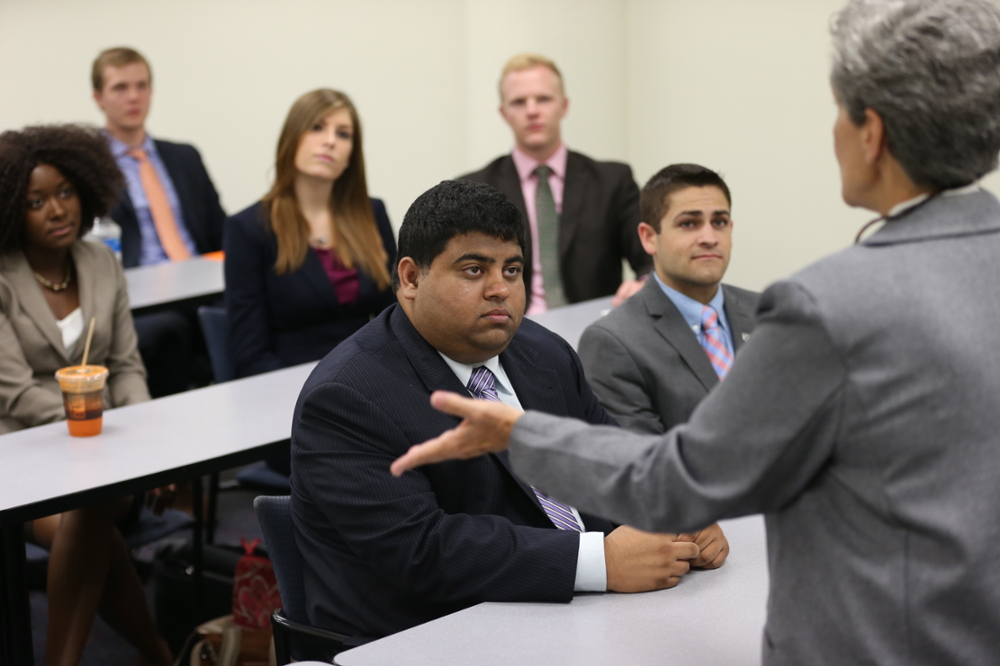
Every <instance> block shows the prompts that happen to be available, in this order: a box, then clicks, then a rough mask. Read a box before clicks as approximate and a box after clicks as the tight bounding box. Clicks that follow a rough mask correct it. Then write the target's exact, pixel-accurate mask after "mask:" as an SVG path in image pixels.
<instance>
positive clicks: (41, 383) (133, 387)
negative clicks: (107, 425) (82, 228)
mask: <svg viewBox="0 0 1000 666" xmlns="http://www.w3.org/2000/svg"><path fill="white" fill-rule="evenodd" d="M70 251H71V253H72V256H73V264H74V266H75V268H76V271H75V275H76V277H75V279H76V281H77V285H78V287H79V296H80V309H81V310H82V311H83V320H84V322H89V321H90V319H91V317H93V318H94V320H95V324H94V337H93V339H92V340H91V343H90V357H89V358H88V359H87V362H88V363H93V364H96V365H103V366H105V367H107V369H108V372H109V375H108V381H107V384H105V390H104V406H105V407H106V408H111V407H121V406H122V405H131V404H133V403H136V402H142V401H144V400H149V390H148V389H147V388H146V370H145V368H144V367H143V365H142V359H141V358H139V350H138V348H137V346H136V336H135V327H134V326H133V325H132V312H131V311H130V310H129V306H128V287H127V285H126V284H125V275H124V273H122V267H121V265H120V264H119V263H118V260H117V259H116V258H115V256H114V254H112V253H111V250H109V249H108V248H107V247H105V246H104V245H103V244H97V243H89V242H86V241H82V240H78V241H76V243H74V244H73V247H72V249H71V250H70ZM87 326H88V324H84V334H83V336H81V337H82V338H86V328H87ZM84 346H85V345H84V343H83V339H81V340H80V341H79V342H77V344H75V345H74V346H73V348H72V349H70V350H67V349H66V347H65V346H64V345H63V339H62V333H61V332H60V331H59V326H58V324H57V323H56V318H55V315H53V314H52V309H51V308H49V304H48V303H47V302H46V300H45V295H44V294H43V293H42V288H41V286H40V285H39V284H38V282H36V281H35V277H34V276H33V275H32V273H31V266H29V265H28V260H27V259H25V257H24V254H23V253H21V252H12V253H10V254H6V255H3V256H0V377H3V381H2V382H0V433H4V432H10V431H12V430H20V429H21V428H29V427H32V426H36V425H40V424H42V423H51V422H53V421H61V420H62V419H64V418H65V411H64V410H63V400H62V393H61V392H60V390H59V384H58V383H57V382H56V379H55V371H56V370H58V369H59V368H64V367H66V366H67V365H74V364H79V363H80V362H81V361H82V360H83V358H82V357H83V348H84Z"/></svg>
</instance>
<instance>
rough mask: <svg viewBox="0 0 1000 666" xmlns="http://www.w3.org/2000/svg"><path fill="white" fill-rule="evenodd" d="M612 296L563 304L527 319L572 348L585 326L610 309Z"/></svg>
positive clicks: (574, 347) (574, 346)
mask: <svg viewBox="0 0 1000 666" xmlns="http://www.w3.org/2000/svg"><path fill="white" fill-rule="evenodd" d="M612 298H613V297H612V296H605V297H603V298H595V299H594V300H592V301H583V302H582V303H574V304H573V305H564V306H563V307H561V308H556V309H555V310H549V311H548V312H544V313H542V314H539V315H531V316H530V317H528V319H531V320H533V321H536V322H538V323H539V324H541V325H542V326H544V327H545V328H547V329H549V330H550V331H552V332H553V333H556V334H557V335H559V336H560V337H561V338H562V339H563V340H565V341H566V342H568V343H569V344H570V346H571V347H573V349H576V347H577V345H578V344H579V343H580V336H581V335H583V331H584V329H585V328H587V327H588V326H590V325H591V324H593V323H594V322H595V321H597V320H598V319H600V318H601V317H602V316H603V313H605V312H606V311H608V310H610V309H611V299H612Z"/></svg>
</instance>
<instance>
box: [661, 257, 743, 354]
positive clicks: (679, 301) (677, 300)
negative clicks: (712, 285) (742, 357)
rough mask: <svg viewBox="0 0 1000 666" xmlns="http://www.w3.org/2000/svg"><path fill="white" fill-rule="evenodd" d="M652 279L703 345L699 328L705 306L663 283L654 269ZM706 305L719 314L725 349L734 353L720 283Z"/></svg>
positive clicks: (731, 331)
mask: <svg viewBox="0 0 1000 666" xmlns="http://www.w3.org/2000/svg"><path fill="white" fill-rule="evenodd" d="M653 279H655V280H656V284H658V285H660V289H662V290H663V293H664V294H666V295H667V298H669V299H670V300H671V301H673V303H674V305H676V306H677V309H678V310H680V311H681V316H682V317H684V321H685V322H687V325H688V326H689V327H691V331H692V332H694V334H695V337H697V338H698V343H699V344H701V345H702V346H704V344H705V334H704V333H702V330H701V311H702V308H704V307H705V306H704V305H702V304H701V303H699V302H698V301H696V300H694V299H693V298H691V297H690V296H685V295H684V294H682V293H681V292H679V291H677V290H676V289H674V288H672V287H668V286H667V285H665V284H664V283H663V280H661V279H660V276H659V275H657V274H656V271H653ZM708 305H709V306H711V307H712V308H714V309H715V312H716V313H717V314H718V315H719V327H720V328H721V329H722V332H723V333H724V335H723V336H722V342H723V343H724V344H725V345H726V349H727V350H728V351H729V353H730V355H732V354H734V353H735V351H734V350H735V348H734V347H733V329H731V328H729V318H728V317H726V307H725V305H726V304H725V302H724V300H723V295H722V285H721V284H720V285H719V288H718V289H717V290H716V291H715V296H714V297H713V298H712V300H711V301H709V302H708Z"/></svg>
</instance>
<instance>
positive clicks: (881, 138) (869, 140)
mask: <svg viewBox="0 0 1000 666" xmlns="http://www.w3.org/2000/svg"><path fill="white" fill-rule="evenodd" d="M888 143H889V140H888V136H887V135H886V133H885V123H884V122H882V116H881V115H880V114H879V112H878V111H876V110H875V109H865V122H864V124H863V125H862V131H861V150H862V151H863V152H864V156H865V162H867V163H868V164H875V162H877V161H878V159H879V158H880V157H881V156H882V155H883V154H884V153H885V151H886V148H887V146H888Z"/></svg>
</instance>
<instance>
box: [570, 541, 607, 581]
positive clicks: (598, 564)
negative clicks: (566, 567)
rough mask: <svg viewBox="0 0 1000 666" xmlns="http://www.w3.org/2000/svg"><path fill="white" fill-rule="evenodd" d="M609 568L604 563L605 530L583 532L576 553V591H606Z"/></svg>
mask: <svg viewBox="0 0 1000 666" xmlns="http://www.w3.org/2000/svg"><path fill="white" fill-rule="evenodd" d="M607 589H608V570H607V567H606V566H605V564H604V532H581V533H580V550H579V551H578V552H577V555H576V582H574V583H573V591H574V592H606V591H607Z"/></svg>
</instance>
